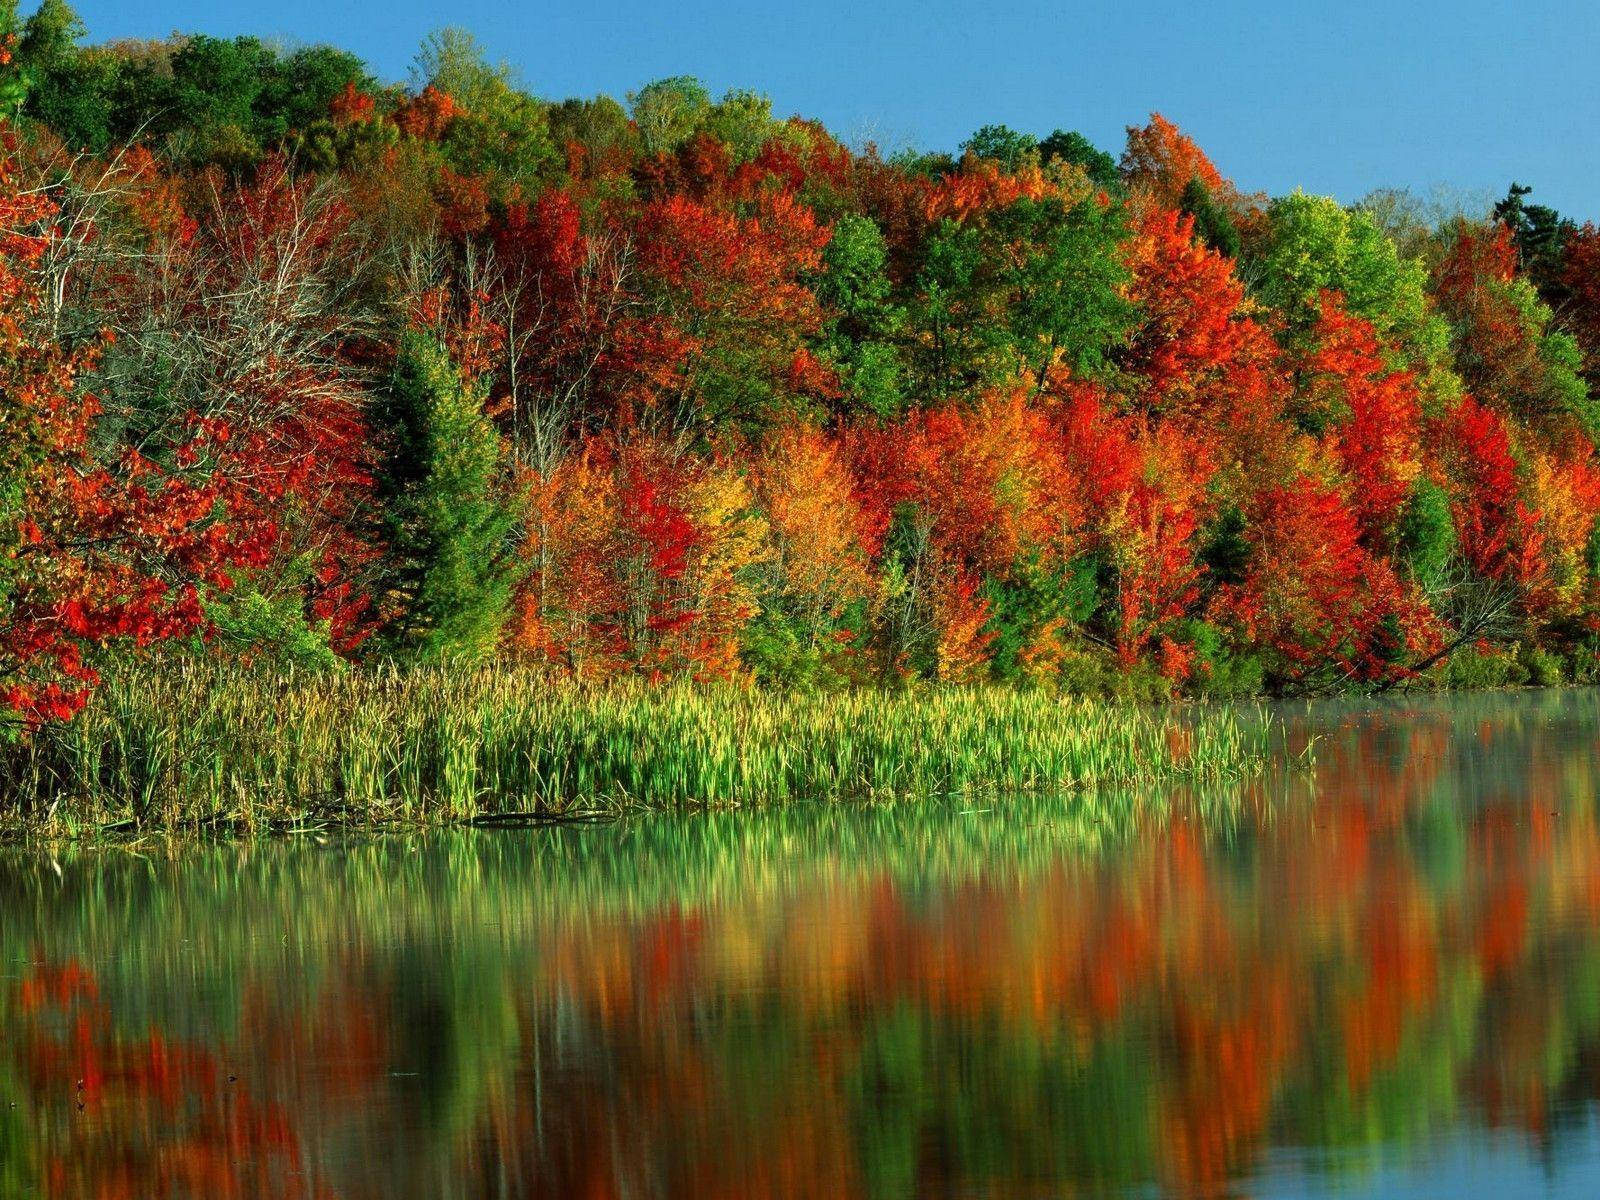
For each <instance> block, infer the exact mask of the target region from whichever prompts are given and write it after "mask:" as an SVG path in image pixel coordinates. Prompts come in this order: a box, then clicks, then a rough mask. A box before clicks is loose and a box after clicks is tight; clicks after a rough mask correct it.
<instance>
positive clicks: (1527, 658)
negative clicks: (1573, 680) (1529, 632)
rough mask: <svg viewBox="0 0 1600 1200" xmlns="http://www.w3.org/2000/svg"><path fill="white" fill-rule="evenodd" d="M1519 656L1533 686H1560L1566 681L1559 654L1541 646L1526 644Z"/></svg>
mask: <svg viewBox="0 0 1600 1200" xmlns="http://www.w3.org/2000/svg"><path fill="white" fill-rule="evenodd" d="M1521 657H1522V662H1523V665H1524V666H1525V667H1526V668H1527V672H1528V679H1529V681H1530V682H1531V683H1532V684H1533V685H1534V686H1535V687H1560V686H1561V685H1562V684H1563V683H1564V682H1565V681H1566V670H1565V667H1564V666H1563V664H1562V662H1561V657H1560V655H1558V654H1555V653H1554V652H1552V651H1550V650H1547V649H1545V648H1544V647H1543V646H1527V647H1524V648H1523V651H1522V655H1521Z"/></svg>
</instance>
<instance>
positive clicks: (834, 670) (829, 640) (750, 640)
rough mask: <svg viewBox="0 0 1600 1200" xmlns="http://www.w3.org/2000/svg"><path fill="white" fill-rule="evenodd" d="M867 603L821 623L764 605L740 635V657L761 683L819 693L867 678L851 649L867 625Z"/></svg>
mask: <svg viewBox="0 0 1600 1200" xmlns="http://www.w3.org/2000/svg"><path fill="white" fill-rule="evenodd" d="M866 623H867V622H866V613H865V606H864V605H861V604H856V605H854V606H852V607H851V608H850V610H848V611H847V612H844V613H841V614H838V615H837V616H828V617H825V618H824V619H822V620H820V621H818V620H815V619H813V618H811V617H809V616H804V615H801V614H799V613H794V612H789V611H786V610H785V609H784V608H783V607H782V606H774V605H770V604H768V605H763V607H762V609H761V611H760V612H759V613H757V614H756V616H755V618H754V619H752V620H751V621H750V622H749V624H748V625H746V626H745V628H744V630H743V631H742V632H741V634H740V657H741V658H742V660H743V661H744V664H745V666H747V667H748V668H749V669H750V673H751V674H752V675H753V676H754V677H755V680H756V682H757V683H759V684H762V685H764V686H768V687H778V688H784V689H787V690H791V691H798V692H806V693H814V692H830V691H838V690H839V689H840V688H843V687H847V686H850V685H851V684H855V683H859V682H863V680H862V679H861V678H860V674H861V672H860V668H859V664H858V663H857V662H856V661H855V660H854V659H853V658H852V657H851V656H850V655H849V654H848V653H847V652H846V649H847V645H849V644H851V643H854V642H855V641H856V640H857V639H858V638H859V637H860V635H861V632H862V630H863V629H865V627H866Z"/></svg>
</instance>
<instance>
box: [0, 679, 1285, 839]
mask: <svg viewBox="0 0 1600 1200" xmlns="http://www.w3.org/2000/svg"><path fill="white" fill-rule="evenodd" d="M1270 737H1271V731H1270V728H1269V725H1268V723H1267V722H1265V721H1264V720H1260V719H1256V718H1253V717H1252V718H1245V717H1241V716H1239V715H1236V714H1234V713H1231V712H1228V711H1211V712H1202V713H1197V714H1180V713H1177V712H1175V711H1174V710H1164V709H1154V708H1137V707H1133V706H1128V705H1119V704H1111V703H1105V702H1098V701H1093V700H1085V699H1067V698H1060V697H1053V696H1046V695H1042V694H1037V693H1023V692H1014V691H1008V690H1001V689H954V688H950V689H929V690H924V691H915V692H907V693H885V692H850V693H843V694H838V695H826V696H800V695H790V694H781V693H771V692H762V691H754V690H748V689H740V688H734V687H693V686H687V685H678V686H667V687H646V686H642V685H640V686H626V687H607V688H592V687H579V686H575V685H571V684H562V683H556V682H552V681H550V680H549V679H547V678H545V677H542V676H539V675H536V674H533V673H529V672H523V671H519V670H515V669H503V668H502V669H484V670H452V669H444V668H437V669H413V670H406V671H396V670H368V671H349V672H345V673H340V674H332V675H294V674H281V675H268V674H263V673H259V672H252V671H248V670H242V669H225V668H217V667H214V666H208V665H202V664H175V665H172V666H170V667H168V668H166V669H163V670H159V671H158V670H149V669H147V670H145V671H142V672H139V673H136V674H128V675H125V676H121V677H119V678H115V679H112V680H110V681H108V683H107V684H106V686H105V687H104V688H103V689H102V690H101V691H100V692H99V694H98V695H97V697H96V699H95V701H94V702H93V703H92V704H91V706H90V707H89V708H88V709H87V710H86V711H85V712H84V713H83V714H82V715H81V716H80V718H79V719H78V720H76V721H75V722H73V723H72V724H70V725H67V726H64V727H62V728H58V729H51V730H48V731H46V732H44V733H41V734H40V735H38V736H36V737H35V738H33V739H31V740H29V741H27V742H23V743H19V744H16V745H13V746H10V747H6V748H3V749H0V820H3V821H4V822H5V823H6V824H9V825H11V826H12V827H17V826H24V827H35V828H37V827H43V826H49V827H52V828H55V829H58V830H64V831H66V832H72V831H75V830H76V829H78V828H80V827H90V828H104V827H106V826H118V825H122V826H130V827H132V826H136V827H139V828H149V827H181V826H203V825H207V824H228V825H240V826H246V827H255V826H259V825H263V824H265V825H268V826H283V825H293V824H295V823H297V822H305V821H344V822H350V823H368V822H373V823H376V822H392V821H412V822H445V821H459V820H471V819H486V818H487V819H492V818H493V816H494V815H495V814H501V815H505V814H533V815H551V816H560V815H569V816H570V815H574V814H577V813H606V814H616V813H619V812H622V811H625V810H627V809H630V808H647V809H703V808H728V807H741V806H769V805H781V804H785V803H788V802H791V801H797V800H810V801H815V800H824V801H839V800H858V799H873V798H885V797H920V796H949V795H976V794H996V795H1000V794H1006V793H1021V792H1027V793H1037V792H1072V791H1085V790H1089V789H1097V788H1116V787H1124V786H1128V785H1141V786H1143V785H1149V784H1155V783H1164V782H1177V781H1185V780H1186V781H1207V780H1213V781H1214V780H1220V779H1226V778H1230V777H1233V776H1237V775H1240V774H1243V773H1245V772H1248V771H1250V770H1251V769H1253V768H1255V767H1258V766H1260V765H1261V764H1263V763H1264V762H1265V761H1266V759H1267V756H1268V753H1269V742H1270Z"/></svg>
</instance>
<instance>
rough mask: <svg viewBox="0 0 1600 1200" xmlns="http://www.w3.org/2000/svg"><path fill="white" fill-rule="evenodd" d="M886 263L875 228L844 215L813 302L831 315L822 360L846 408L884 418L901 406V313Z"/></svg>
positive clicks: (825, 257)
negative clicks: (840, 388) (897, 343)
mask: <svg viewBox="0 0 1600 1200" xmlns="http://www.w3.org/2000/svg"><path fill="white" fill-rule="evenodd" d="M887 261H888V248H887V246H886V245H885V243H884V240H883V233H882V232H881V231H880V230H879V229H878V226H877V224H876V223H875V222H874V221H873V220H872V219H871V218H869V217H862V216H856V215H855V214H852V213H847V214H845V215H844V216H842V217H840V218H839V219H838V220H837V221H835V222H834V224H833V236H832V237H831V238H830V239H829V241H828V245H827V248H826V249H825V250H823V252H822V264H823V270H822V274H821V276H820V277H819V278H818V280H817V282H816V293H817V299H818V300H819V301H820V302H821V303H822V304H823V305H824V306H825V307H826V309H827V310H828V311H829V313H830V318H829V321H828V324H827V326H826V327H825V328H824V330H823V335H822V349H823V356H824V357H825V358H826V359H827V360H828V362H830V363H831V364H832V365H833V367H834V369H835V370H836V371H837V372H838V375H839V380H840V383H841V384H843V386H844V391H845V396H846V403H847V405H848V407H851V408H855V409H865V410H867V411H869V412H873V413H876V414H877V415H879V416H882V417H888V416H893V415H895V414H896V413H898V412H899V411H900V409H901V408H902V407H903V406H904V402H905V397H904V386H903V383H902V380H901V370H900V353H899V349H898V348H897V347H896V346H895V344H894V339H895V337H896V336H897V335H898V334H899V332H900V330H901V328H902V327H903V326H904V324H905V310H904V309H903V308H901V307H899V306H898V305H896V304H894V303H893V301H892V300H891V296H890V283H889V277H888V274H887V273H886V269H885V268H886V264H887Z"/></svg>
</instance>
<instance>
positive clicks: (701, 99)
mask: <svg viewBox="0 0 1600 1200" xmlns="http://www.w3.org/2000/svg"><path fill="white" fill-rule="evenodd" d="M628 105H629V108H630V109H631V111H632V115H633V122H634V125H635V126H636V127H637V128H638V131H639V144H640V147H641V148H642V149H643V150H644V152H645V153H646V154H670V153H671V152H672V151H674V150H676V149H677V148H678V147H679V146H681V145H683V143H684V142H686V141H688V140H689V138H690V137H691V136H693V134H694V132H695V130H697V129H699V128H700V125H701V123H702V122H703V121H704V120H705V119H706V116H707V114H708V113H709V112H710V109H711V93H710V92H708V91H706V89H705V85H704V84H702V83H701V82H700V81H699V80H698V79H696V78H694V77H693V76H692V75H674V76H672V77H671V78H669V79H658V80H656V81H655V82H654V83H647V84H646V85H645V86H644V87H642V88H640V89H639V90H638V91H637V92H630V93H628Z"/></svg>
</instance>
